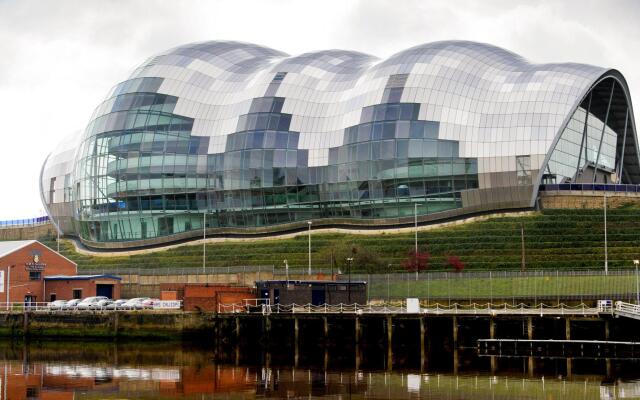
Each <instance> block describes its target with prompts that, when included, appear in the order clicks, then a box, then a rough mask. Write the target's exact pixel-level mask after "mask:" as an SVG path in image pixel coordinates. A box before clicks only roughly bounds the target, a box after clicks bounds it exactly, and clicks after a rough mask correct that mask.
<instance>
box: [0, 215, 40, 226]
mask: <svg viewBox="0 0 640 400" xmlns="http://www.w3.org/2000/svg"><path fill="white" fill-rule="evenodd" d="M46 223H49V217H48V216H46V215H45V216H44V217H36V218H26V219H9V220H4V221H0V228H16V227H21V226H34V225H43V224H46Z"/></svg>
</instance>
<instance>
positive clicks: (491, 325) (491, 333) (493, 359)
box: [489, 318, 498, 374]
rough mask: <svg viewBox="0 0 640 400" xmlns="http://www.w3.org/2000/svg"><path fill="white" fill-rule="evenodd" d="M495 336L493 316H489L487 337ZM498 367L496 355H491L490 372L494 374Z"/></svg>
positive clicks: (493, 337)
mask: <svg viewBox="0 0 640 400" xmlns="http://www.w3.org/2000/svg"><path fill="white" fill-rule="evenodd" d="M495 338H496V321H495V319H493V318H489V339H495ZM497 369H498V359H497V358H496V356H491V373H492V374H495V373H496V370H497Z"/></svg>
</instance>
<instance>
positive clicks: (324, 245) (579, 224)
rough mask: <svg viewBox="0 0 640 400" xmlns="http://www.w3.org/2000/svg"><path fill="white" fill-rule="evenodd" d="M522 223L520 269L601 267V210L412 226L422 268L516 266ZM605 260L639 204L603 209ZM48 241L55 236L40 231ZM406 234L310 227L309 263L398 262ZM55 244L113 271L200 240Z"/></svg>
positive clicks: (293, 256) (274, 257)
mask: <svg viewBox="0 0 640 400" xmlns="http://www.w3.org/2000/svg"><path fill="white" fill-rule="evenodd" d="M521 225H523V226H524V233H525V254H526V266H527V269H540V268H545V269H579V268H601V267H602V265H603V263H604V261H603V260H604V220H603V214H602V210H596V209H578V210H569V209H557V210H545V211H542V212H538V213H534V214H532V215H528V216H513V217H495V218H489V219H487V220H484V221H476V222H469V223H466V224H461V225H458V226H451V227H441V228H435V229H431V230H425V231H422V232H419V234H418V243H419V246H420V248H421V249H427V250H428V251H429V253H430V254H431V258H430V261H429V270H446V269H450V266H449V265H448V264H447V260H448V258H449V257H450V256H458V257H459V258H460V260H461V261H462V262H463V263H464V269H465V270H469V269H519V268H520V263H521V236H520V227H521ZM607 227H608V244H609V249H608V252H609V266H610V267H611V268H619V267H633V263H632V260H633V259H637V258H640V248H639V245H640V208H636V207H622V208H618V209H611V210H609V212H608V224H607ZM40 240H41V241H43V242H44V243H45V244H47V245H49V246H50V247H52V248H55V238H51V237H43V238H40ZM307 246H308V243H307V235H306V233H302V234H300V235H298V236H296V237H294V238H286V239H269V240H244V241H227V242H221V243H211V244H208V245H207V267H226V266H239V265H252V266H257V265H263V266H271V265H275V266H276V267H283V260H284V259H286V260H288V263H289V265H290V266H291V267H293V268H296V267H299V268H303V267H306V265H307V262H308V261H307V251H308V248H307ZM413 246H414V235H413V233H412V232H408V233H401V234H398V233H383V234H375V235H356V234H349V233H317V234H313V235H312V264H313V266H314V267H316V268H320V267H322V268H330V267H331V264H332V260H333V264H334V266H335V267H339V268H344V259H345V258H346V257H349V256H351V255H353V253H352V249H353V248H355V249H356V253H355V261H354V264H353V269H354V271H360V272H387V271H389V270H390V269H392V270H402V265H401V264H402V262H403V261H404V260H406V259H407V254H408V252H409V251H411V250H412V249H413ZM61 252H62V253H63V254H64V255H65V256H67V257H68V258H70V259H72V260H74V261H76V262H77V263H78V265H79V266H80V267H81V268H82V269H87V268H95V269H96V270H101V271H102V270H104V271H114V272H115V271H116V270H117V268H140V269H144V268H172V269H173V268H186V267H190V268H198V267H201V266H202V245H184V246H179V247H175V248H172V249H165V250H162V249H159V250H158V251H156V252H153V253H147V254H139V255H131V256H114V257H104V256H87V255H82V254H79V253H77V252H75V251H74V249H73V246H72V244H71V243H70V242H67V241H64V242H62V243H61Z"/></svg>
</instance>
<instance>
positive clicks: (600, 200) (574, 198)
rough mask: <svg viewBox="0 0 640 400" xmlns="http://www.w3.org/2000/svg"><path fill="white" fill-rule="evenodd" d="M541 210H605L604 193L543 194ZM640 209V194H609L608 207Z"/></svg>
mask: <svg viewBox="0 0 640 400" xmlns="http://www.w3.org/2000/svg"><path fill="white" fill-rule="evenodd" d="M539 205H540V208H541V209H543V210H544V209H559V208H568V209H580V208H592V209H593V208H603V205H604V192H568V193H567V192H541V193H540V199H539ZM629 206H633V207H640V193H607V207H609V208H619V207H629Z"/></svg>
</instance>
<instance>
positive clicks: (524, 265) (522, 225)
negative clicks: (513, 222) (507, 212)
mask: <svg viewBox="0 0 640 400" xmlns="http://www.w3.org/2000/svg"><path fill="white" fill-rule="evenodd" d="M520 246H521V248H522V267H521V269H522V271H524V270H525V269H527V264H526V261H525V254H524V222H520Z"/></svg>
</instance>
